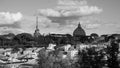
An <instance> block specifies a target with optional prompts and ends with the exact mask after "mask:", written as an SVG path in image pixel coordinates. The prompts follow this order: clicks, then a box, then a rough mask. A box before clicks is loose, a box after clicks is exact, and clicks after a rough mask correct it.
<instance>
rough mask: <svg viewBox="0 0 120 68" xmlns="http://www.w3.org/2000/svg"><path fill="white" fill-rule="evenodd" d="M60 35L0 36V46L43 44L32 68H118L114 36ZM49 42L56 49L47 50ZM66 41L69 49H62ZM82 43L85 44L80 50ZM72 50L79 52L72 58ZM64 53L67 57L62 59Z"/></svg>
mask: <svg viewBox="0 0 120 68" xmlns="http://www.w3.org/2000/svg"><path fill="white" fill-rule="evenodd" d="M60 36H62V37H58V36H57V37H56V35H46V36H44V35H41V36H39V37H33V36H32V35H31V34H28V33H22V34H18V35H14V34H7V35H1V36H0V47H1V48H13V50H15V51H16V50H17V48H23V49H24V48H32V47H45V48H43V49H42V50H40V51H39V55H38V60H37V61H38V64H37V66H33V68H120V56H119V55H120V53H119V45H120V41H119V39H118V38H117V39H116V37H115V36H114V35H111V36H107V35H102V36H101V37H99V36H98V35H96V34H91V36H84V37H83V36H82V37H77V38H76V37H73V36H71V35H69V34H66V35H64V36H63V35H60ZM50 43H52V44H55V45H56V46H55V50H48V49H47V47H48V45H49V44H50ZM67 44H70V45H71V47H70V48H69V50H68V51H66V50H64V49H63V48H62V47H64V46H66V45H67ZM78 44H79V46H78V47H77V45H78ZM81 45H85V46H86V45H87V46H88V47H84V48H82V49H80V48H79V47H81ZM93 45H95V46H93ZM72 51H78V52H76V54H75V55H74V57H71V55H72V54H73V53H72ZM63 55H64V56H66V57H65V58H63ZM0 68H2V67H0Z"/></svg>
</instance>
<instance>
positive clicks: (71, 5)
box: [39, 0, 102, 17]
mask: <svg viewBox="0 0 120 68" xmlns="http://www.w3.org/2000/svg"><path fill="white" fill-rule="evenodd" d="M101 11H102V9H100V8H98V7H97V6H89V5H87V1H78V0H59V1H58V6H56V7H55V8H53V9H51V8H48V9H40V10H39V14H40V15H43V16H47V17H69V16H80V17H81V16H85V15H91V14H97V13H100V12H101Z"/></svg>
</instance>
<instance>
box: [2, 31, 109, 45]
mask: <svg viewBox="0 0 120 68" xmlns="http://www.w3.org/2000/svg"><path fill="white" fill-rule="evenodd" d="M104 37H105V39H103V40H104V41H105V42H107V41H108V39H109V38H108V37H107V36H104ZM97 38H99V36H98V35H97V34H95V33H93V34H91V35H90V36H80V37H73V36H71V35H70V34H66V35H65V36H63V37H55V35H54V36H52V35H51V34H49V35H46V36H44V35H40V36H39V37H34V36H32V35H31V34H29V33H21V34H17V35H14V34H12V33H10V34H7V35H1V36H0V46H7V47H8V46H15V45H21V46H22V45H23V46H25V45H26V46H33V45H34V46H45V47H47V45H48V44H49V43H55V44H57V45H60V44H77V42H78V43H79V42H81V43H92V42H93V41H95V40H96V39H97Z"/></svg>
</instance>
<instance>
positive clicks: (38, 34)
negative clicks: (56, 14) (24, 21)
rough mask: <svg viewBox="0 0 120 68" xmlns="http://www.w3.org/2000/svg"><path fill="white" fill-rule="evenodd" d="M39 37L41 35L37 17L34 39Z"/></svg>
mask: <svg viewBox="0 0 120 68" xmlns="http://www.w3.org/2000/svg"><path fill="white" fill-rule="evenodd" d="M38 36H40V33H39V28H38V16H36V29H35V32H34V37H38Z"/></svg>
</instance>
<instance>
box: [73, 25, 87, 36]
mask: <svg viewBox="0 0 120 68" xmlns="http://www.w3.org/2000/svg"><path fill="white" fill-rule="evenodd" d="M85 35H86V33H85V31H84V30H83V29H82V27H81V25H80V23H79V24H78V27H77V28H76V29H75V30H74V32H73V36H85Z"/></svg>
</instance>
